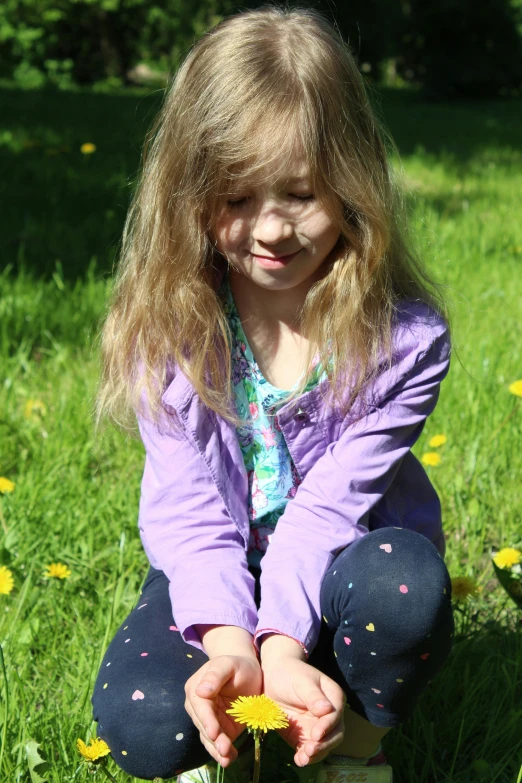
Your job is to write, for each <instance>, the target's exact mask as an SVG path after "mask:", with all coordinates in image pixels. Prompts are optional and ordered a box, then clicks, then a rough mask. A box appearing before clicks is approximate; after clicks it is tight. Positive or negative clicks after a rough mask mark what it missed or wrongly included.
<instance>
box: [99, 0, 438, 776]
mask: <svg viewBox="0 0 522 783" xmlns="http://www.w3.org/2000/svg"><path fill="white" fill-rule="evenodd" d="M442 312H443V306H442V304H441V303H440V301H439V298H438V295H437V292H436V288H435V287H434V286H433V285H432V284H430V282H429V280H428V278H427V276H426V274H425V273H424V272H423V270H422V267H421V265H420V264H419V263H418V262H417V261H416V260H415V259H414V257H413V255H412V253H411V252H410V250H409V248H408V245H407V243H406V240H405V239H404V235H403V233H402V232H401V230H400V220H399V208H398V200H397V198H396V195H395V189H394V185H393V181H392V174H391V172H390V168H389V165H388V163H387V159H386V152H385V148H384V145H383V141H382V138H381V135H380V132H379V130H378V128H377V124H376V121H375V118H374V116H373V114H372V111H371V109H370V106H369V103H368V99H367V96H366V93H365V89H364V85H363V83H362V80H361V77H360V76H359V73H358V70H357V67H356V65H355V63H354V60H353V58H352V57H351V55H350V53H349V52H348V50H347V48H346V46H345V45H344V44H343V42H342V41H341V39H340V38H339V37H338V35H337V34H336V32H335V30H334V29H333V28H332V27H331V26H330V25H329V23H327V22H326V21H325V20H324V19H322V17H320V16H319V15H318V14H316V13H315V12H312V11H302V10H287V9H278V8H275V7H271V6H269V7H264V8H262V9H260V10H256V11H251V12H247V13H242V14H239V15H237V16H233V17H231V18H229V19H227V20H225V21H224V22H222V23H220V24H219V25H218V26H217V27H215V28H214V29H213V30H211V31H210V32H209V33H208V34H207V35H206V36H205V37H204V38H203V39H202V40H200V41H199V42H198V43H197V44H196V45H195V46H194V48H193V49H192V51H191V52H190V54H189V55H188V57H187V59H186V60H185V62H184V63H183V65H182V66H181V68H180V69H179V71H178V73H177V75H176V78H175V79H174V82H173V85H172V87H171V89H170V90H169V92H168V94H167V96H166V99H165V104H164V107H163V109H162V110H161V112H160V115H159V118H158V121H157V122H156V125H155V128H154V133H153V135H152V138H151V140H150V144H149V145H148V146H147V148H146V154H145V159H144V167H143V176H142V180H141V183H140V186H139V189H138V191H137V194H136V197H135V199H134V202H133V205H132V207H131V209H130V212H129V216H128V220H127V224H126V227H125V231H124V238H123V247H122V256H121V264H120V271H119V276H118V279H117V282H116V287H115V292H114V298H113V301H112V306H111V310H110V313H109V316H108V319H107V321H106V324H105V328H104V335H103V348H104V362H105V372H104V378H103V383H102V386H101V391H100V398H99V411H100V413H107V412H108V413H110V414H112V415H115V413H116V411H117V410H118V408H117V406H118V405H119V404H121V403H123V404H124V406H125V405H126V406H127V408H131V409H134V410H135V411H137V413H138V421H139V427H140V432H141V436H142V439H143V442H144V445H145V449H146V462H145V471H144V475H143V482H142V493H141V501H140V513H139V528H140V533H141V538H142V541H143V545H144V548H145V551H146V553H147V556H148V558H149V560H150V564H151V567H150V570H149V572H148V575H147V578H146V580H145V584H144V587H143V592H142V594H141V597H140V601H139V604H138V606H137V607H136V608H135V609H134V610H133V612H131V614H130V616H129V617H128V618H127V619H126V620H125V621H124V623H123V624H122V627H121V629H120V630H119V631H118V633H117V634H116V636H115V638H114V640H113V642H112V643H111V645H110V647H109V649H108V651H107V653H106V656H105V659H104V661H103V663H102V667H101V671H100V674H99V677H98V680H97V683H96V687H95V691H94V697H93V704H94V716H95V719H96V720H97V721H98V722H99V727H98V728H99V735H100V736H101V737H102V738H103V739H105V740H106V742H107V743H108V745H109V747H110V748H111V752H112V755H113V758H114V759H115V761H116V763H117V764H119V765H120V767H121V768H122V769H124V770H125V771H127V772H128V773H129V774H131V775H134V776H136V777H138V778H144V779H147V780H150V779H152V778H154V777H155V776H159V777H162V778H168V777H171V776H173V775H176V774H178V775H180V778H179V779H180V780H181V781H187V780H193V779H195V780H199V779H203V780H207V781H208V780H211V779H212V763H210V764H208V762H211V759H212V760H214V762H215V761H218V762H219V763H221V764H222V765H223V767H228V766H230V764H232V763H233V762H234V761H235V760H236V758H237V756H238V750H237V747H236V745H238V744H239V735H240V733H241V731H242V726H240V725H238V724H236V723H234V722H233V721H232V720H231V719H230V716H228V715H227V714H226V710H227V709H228V708H229V706H230V703H231V701H232V700H234V699H235V698H236V697H238V696H239V695H255V694H259V693H261V692H264V693H266V694H267V695H268V696H270V697H271V698H272V699H274V700H275V701H276V702H278V703H279V704H280V705H281V707H282V708H283V709H284V711H285V712H286V714H287V715H288V716H289V719H290V727H289V728H288V729H286V730H284V731H281V734H282V735H283V736H284V738H285V739H286V741H287V742H288V743H289V744H290V745H291V746H292V747H293V748H294V749H295V756H294V760H295V764H296V768H297V770H298V771H299V774H300V775H301V777H302V779H303V780H307V781H308V780H309V781H315V780H317V781H328V782H329V783H336V781H343V780H346V779H348V777H347V773H346V770H347V769H348V770H349V771H350V774H352V773H354V774H355V773H356V772H357V771H361V770H363V772H364V775H365V777H359V778H356V777H353V776H352V777H350V778H349V779H350V780H351V779H361V780H363V779H364V780H366V781H368V783H371V781H381V783H384V782H386V781H391V770H390V767H389V766H388V765H387V764H386V761H385V759H384V757H383V755H382V751H381V749H380V741H381V739H382V737H383V736H384V735H385V734H386V733H387V732H388V731H389V730H390V729H391V728H392V727H394V726H397V725H399V724H400V723H401V722H402V721H404V720H405V719H406V718H407V717H408V716H410V715H411V713H412V711H413V709H414V706H415V703H416V701H417V699H418V697H419V694H420V693H421V691H422V690H423V688H424V687H425V686H426V684H427V683H428V682H429V681H430V680H431V679H432V678H433V676H434V674H435V673H436V672H437V671H438V670H439V669H440V667H441V666H442V664H443V663H444V661H445V659H446V658H447V656H448V654H449V652H450V648H451V644H452V641H451V637H452V634H453V624H452V623H453V621H452V614H451V606H450V581H449V577H448V573H447V570H446V568H445V566H444V563H443V560H442V557H441V555H443V553H444V537H443V533H442V528H441V519H440V505H439V501H438V498H437V495H436V493H435V491H434V490H433V488H432V486H431V484H430V482H429V480H428V478H427V476H426V474H425V472H424V470H423V468H422V467H421V465H420V464H419V462H418V461H417V460H416V459H415V457H414V456H413V455H412V453H411V451H410V450H411V447H412V446H413V444H414V443H415V441H416V440H417V438H418V437H419V435H420V433H421V432H422V429H423V426H424V423H425V420H426V417H427V416H428V415H429V414H430V413H431V412H432V411H433V409H434V407H435V404H436V401H437V397H438V394H439V385H440V383H441V381H442V380H443V378H444V376H445V375H446V373H447V371H448V363H449V351H450V349H449V339H448V328H447V325H446V322H445V320H444V318H443V317H442V315H441V313H442ZM234 743H235V744H234ZM317 762H322V764H321V765H317V766H312V765H314V764H316V763H317ZM201 765H206V766H204V767H203V768H201V769H199V770H198V774H197V775H196V773H190V772H189V771H190V770H194V769H195V768H197V767H201ZM235 768H237V765H236V767H235ZM303 776H304V777H303Z"/></svg>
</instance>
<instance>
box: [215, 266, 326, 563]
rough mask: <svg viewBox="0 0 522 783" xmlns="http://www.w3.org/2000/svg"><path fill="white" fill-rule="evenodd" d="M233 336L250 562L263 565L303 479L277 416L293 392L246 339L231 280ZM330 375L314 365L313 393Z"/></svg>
mask: <svg viewBox="0 0 522 783" xmlns="http://www.w3.org/2000/svg"><path fill="white" fill-rule="evenodd" d="M220 294H221V296H222V298H223V304H224V309H225V314H226V316H227V319H228V323H229V326H230V330H231V334H232V385H233V389H234V400H235V405H236V410H237V413H238V415H239V417H240V418H241V419H242V421H243V424H242V425H241V426H240V427H237V428H236V432H237V437H238V441H239V445H240V447H241V452H242V454H243V460H244V463H245V468H246V471H247V475H248V517H249V520H250V540H249V545H248V553H247V558H248V562H249V563H250V565H254V566H257V567H259V566H260V563H261V558H262V557H263V555H264V553H265V552H266V550H267V547H268V544H269V543H270V537H271V535H272V533H273V532H274V528H275V526H276V524H277V520H278V519H279V517H280V516H281V514H282V513H283V511H284V510H285V507H286V504H287V502H288V501H289V500H290V499H291V498H293V497H294V495H295V493H296V491H297V487H298V486H299V484H300V482H301V479H300V478H299V475H298V473H297V470H296V469H295V466H294V463H293V461H292V457H291V456H290V452H289V451H288V448H287V445H286V442H285V439H284V437H283V435H282V433H281V430H280V429H279V427H278V425H277V419H276V417H275V414H276V413H277V410H278V408H279V407H281V405H282V404H284V402H285V400H286V397H287V395H288V391H287V390H285V389H278V388H277V387H276V386H272V384H271V383H269V382H268V381H267V380H266V378H264V377H263V375H262V374H261V371H260V369H259V367H258V365H257V362H256V360H255V358H254V355H253V353H252V351H251V349H250V346H249V344H248V341H247V339H246V337H245V333H244V331H243V327H242V325H241V320H240V317H239V313H238V312H237V309H236V305H235V303H234V299H233V296H232V291H231V290H230V285H229V282H228V276H227V277H225V279H224V281H223V284H222V286H221V289H220ZM325 377H326V373H324V372H321V365H320V364H319V363H318V362H317V363H316V364H315V365H314V372H313V375H312V377H311V379H310V381H309V382H308V384H307V386H306V391H309V390H310V389H311V388H313V386H315V385H316V384H317V383H318V382H319V381H321V380H322V379H323V378H325Z"/></svg>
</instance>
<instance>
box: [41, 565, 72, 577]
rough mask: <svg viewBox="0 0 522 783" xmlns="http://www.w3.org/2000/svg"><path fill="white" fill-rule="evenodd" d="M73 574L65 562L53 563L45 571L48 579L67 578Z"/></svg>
mask: <svg viewBox="0 0 522 783" xmlns="http://www.w3.org/2000/svg"><path fill="white" fill-rule="evenodd" d="M70 575H71V569H70V568H68V567H67V566H66V565H64V564H63V563H51V565H48V566H47V571H45V572H44V577H45V578H46V579H67V577H69V576H70Z"/></svg>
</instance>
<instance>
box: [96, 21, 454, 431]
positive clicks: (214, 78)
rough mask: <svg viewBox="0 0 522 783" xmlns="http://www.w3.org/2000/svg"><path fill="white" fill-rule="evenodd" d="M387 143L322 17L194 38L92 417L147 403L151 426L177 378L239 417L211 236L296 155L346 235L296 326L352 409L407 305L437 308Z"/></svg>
mask: <svg viewBox="0 0 522 783" xmlns="http://www.w3.org/2000/svg"><path fill="white" fill-rule="evenodd" d="M384 138H385V136H383V132H382V131H381V130H380V129H379V126H378V123H377V120H376V118H375V115H374V113H373V111H372V109H371V107H370V104H369V100H368V96H367V93H366V90H365V86H364V83H363V80H362V77H361V75H360V73H359V71H358V68H357V65H356V63H355V61H354V59H353V57H352V55H351V54H350V51H349V49H348V47H347V46H346V45H345V44H344V42H343V41H342V39H341V38H340V36H339V35H338V34H337V33H336V31H335V29H334V28H333V27H332V26H331V25H330V24H329V23H328V22H327V21H326V20H325V19H323V17H322V16H321V15H320V14H318V13H317V12H315V11H312V10H301V9H293V10H288V9H286V8H279V7H274V6H264V7H263V8H260V9H258V10H254V11H249V12H245V13H240V14H237V15H235V16H232V17H229V18H228V19H225V20H224V21H222V22H221V23H220V24H218V25H217V26H216V27H215V28H213V29H212V30H210V31H209V32H208V33H207V34H206V35H205V36H204V37H203V38H202V39H200V40H199V41H198V42H197V43H196V44H195V45H194V47H193V48H192V50H191V51H190V53H189V54H188V56H187V58H186V59H185V61H184V62H183V64H182V65H181V67H180V68H179V70H178V72H177V74H176V76H175V78H174V80H173V83H172V86H171V87H170V89H169V90H168V92H167V94H166V97H165V100H164V105H163V107H162V109H161V111H160V112H159V115H158V117H157V119H156V121H155V124H154V126H153V128H152V131H151V133H150V135H149V139H148V143H146V144H145V147H144V153H143V166H142V174H141V178H140V182H139V186H138V188H137V190H136V193H135V196H134V199H133V202H132V204H131V207H130V209H129V212H128V216H127V220H126V224H125V228H124V232H123V239H122V247H121V255H120V260H119V269H118V272H117V276H116V280H115V285H114V289H113V296H112V301H111V304H110V308H109V313H108V316H107V319H106V321H105V325H104V328H103V333H102V352H103V376H102V381H101V384H100V389H99V395H98V408H97V410H98V419H99V418H100V417H101V416H102V414H109V415H110V416H111V417H112V418H113V419H115V420H117V421H119V422H120V423H122V421H124V419H122V416H121V413H122V411H123V412H129V411H131V410H134V411H136V410H138V409H139V408H140V405H141V402H142V401H143V400H145V402H146V405H147V408H148V410H149V411H150V412H151V415H152V416H153V417H154V418H157V417H158V416H159V413H160V411H161V394H162V392H163V391H164V389H165V387H166V385H167V383H168V382H169V381H170V380H171V378H172V377H173V374H174V373H175V372H177V371H182V372H183V373H184V374H185V375H186V376H187V378H188V379H189V380H190V381H191V383H192V384H193V386H194V388H195V390H196V392H197V393H198V395H199V397H200V398H201V400H202V401H203V403H204V404H205V405H207V406H208V407H209V408H211V409H213V410H214V411H215V412H216V413H217V414H219V415H221V416H223V417H225V418H228V419H229V420H230V421H237V419H236V417H235V414H234V412H233V406H232V405H231V353H230V340H231V336H230V333H229V327H228V324H227V319H226V317H225V314H224V311H223V306H222V302H221V300H220V298H219V296H218V295H217V282H218V281H219V279H220V271H222V270H223V258H222V257H221V256H220V254H219V253H218V252H217V250H216V248H215V247H214V245H213V243H212V240H211V236H212V226H213V225H214V221H215V219H216V216H217V214H218V209H219V204H220V203H222V200H223V198H224V196H225V194H227V193H228V192H230V190H231V188H232V187H234V186H237V185H238V184H240V183H241V184H244V183H245V182H256V177H258V176H259V172H260V171H262V170H265V171H266V166H267V163H268V164H273V165H274V166H277V162H278V161H279V160H281V151H282V150H285V149H289V145H290V146H293V145H299V148H300V149H301V150H302V151H303V153H304V156H305V158H306V161H307V163H308V166H309V168H310V173H311V179H312V185H313V188H314V194H315V196H316V198H317V199H319V200H320V201H321V202H322V204H323V205H324V207H325V208H326V209H327V211H328V212H329V214H331V216H332V219H335V220H336V221H337V222H338V227H339V231H340V235H341V250H340V252H339V253H337V255H336V258H335V260H334V261H333V262H332V263H331V266H330V268H329V270H328V273H327V274H326V275H324V276H323V278H322V279H321V280H320V281H319V282H317V283H315V284H314V285H313V286H312V288H311V289H310V291H309V293H308V295H307V298H306V301H305V304H304V306H303V308H302V311H301V313H300V326H301V332H302V334H304V335H306V337H307V338H308V340H309V343H310V356H309V357H308V359H309V361H308V363H307V365H306V366H310V365H311V359H312V357H313V356H314V355H315V354H316V353H318V354H319V358H320V361H321V364H322V366H323V367H325V368H326V367H328V368H329V370H328V373H329V375H328V377H329V389H330V390H331V392H332V398H331V399H332V404H339V405H340V406H341V407H342V408H343V411H345V412H346V410H348V409H349V407H350V406H351V405H352V403H353V401H354V400H355V398H356V397H357V396H358V394H359V392H360V391H361V389H363V388H364V386H365V384H367V383H368V381H369V379H371V377H372V373H373V372H374V371H375V368H376V360H377V357H378V356H381V358H382V351H383V350H384V352H385V354H386V355H387V356H388V357H389V359H390V360H391V350H392V332H393V323H394V314H395V313H396V309H397V306H398V303H399V302H400V300H403V299H413V300H420V301H422V302H425V303H427V304H428V305H430V306H431V307H433V308H434V309H435V310H436V311H438V312H440V313H443V312H444V305H443V302H442V298H441V297H440V295H439V293H438V288H437V286H436V285H435V284H434V283H433V282H432V281H431V280H430V278H429V277H428V275H427V274H426V272H425V271H424V270H423V267H422V265H421V264H420V263H419V261H418V260H417V259H416V258H415V255H414V254H413V253H412V251H411V249H410V247H409V243H408V242H407V241H406V240H405V234H404V230H403V222H404V221H403V209H402V202H401V197H400V194H399V192H398V189H397V187H396V185H395V183H394V175H393V173H392V171H391V168H390V165H389V163H388V160H387V151H386V147H385V143H384V141H383V139H384ZM289 140H290V141H289ZM294 148H295V147H294ZM339 200H340V201H341V202H342V205H343V209H342V210H339V209H338V205H339ZM340 212H342V215H340V214H339V213H340ZM347 373H348V375H347ZM347 377H349V378H350V384H349V391H348V392H347V390H346V388H345V387H346V378H347ZM306 383H307V378H306V377H305V378H303V382H302V385H301V386H300V387H299V388H298V389H296V390H295V392H294V394H293V396H298V395H299V394H300V393H302V391H303V390H304V387H305V385H306Z"/></svg>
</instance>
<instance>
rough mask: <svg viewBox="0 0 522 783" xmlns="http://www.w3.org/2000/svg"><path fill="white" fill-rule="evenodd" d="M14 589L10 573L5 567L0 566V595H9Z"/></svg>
mask: <svg viewBox="0 0 522 783" xmlns="http://www.w3.org/2000/svg"><path fill="white" fill-rule="evenodd" d="M13 587H14V579H13V574H12V572H11V571H10V570H9V569H8V568H6V567H5V566H0V595H9V593H10V592H11V590H12V589H13Z"/></svg>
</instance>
